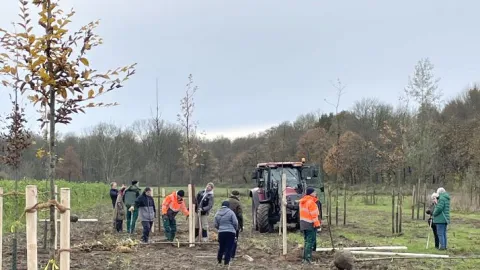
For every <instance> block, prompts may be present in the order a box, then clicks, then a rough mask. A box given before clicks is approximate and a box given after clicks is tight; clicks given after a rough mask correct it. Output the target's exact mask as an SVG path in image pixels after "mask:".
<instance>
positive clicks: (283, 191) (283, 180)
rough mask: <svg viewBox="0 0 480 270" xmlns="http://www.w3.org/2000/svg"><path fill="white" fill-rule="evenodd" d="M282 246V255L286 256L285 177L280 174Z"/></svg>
mask: <svg viewBox="0 0 480 270" xmlns="http://www.w3.org/2000/svg"><path fill="white" fill-rule="evenodd" d="M282 233H283V237H282V245H283V255H287V175H286V174H285V173H283V174H282Z"/></svg>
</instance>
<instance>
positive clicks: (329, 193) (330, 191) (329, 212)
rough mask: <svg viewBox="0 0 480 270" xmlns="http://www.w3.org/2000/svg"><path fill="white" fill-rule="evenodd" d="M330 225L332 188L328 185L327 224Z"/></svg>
mask: <svg viewBox="0 0 480 270" xmlns="http://www.w3.org/2000/svg"><path fill="white" fill-rule="evenodd" d="M331 225H332V189H331V188H330V186H329V187H328V226H331Z"/></svg>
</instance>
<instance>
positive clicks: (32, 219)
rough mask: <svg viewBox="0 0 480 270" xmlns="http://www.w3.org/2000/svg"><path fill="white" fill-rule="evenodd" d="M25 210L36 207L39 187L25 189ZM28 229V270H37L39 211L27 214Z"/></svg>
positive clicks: (30, 186) (29, 186)
mask: <svg viewBox="0 0 480 270" xmlns="http://www.w3.org/2000/svg"><path fill="white" fill-rule="evenodd" d="M25 194H26V196H25V208H27V209H29V208H32V207H34V206H35V205H36V204H37V202H38V198H37V196H38V194H37V186H33V185H28V186H26V187H25ZM25 217H26V227H27V269H28V270H37V269H38V261H37V210H34V211H33V212H32V213H28V212H27V213H25Z"/></svg>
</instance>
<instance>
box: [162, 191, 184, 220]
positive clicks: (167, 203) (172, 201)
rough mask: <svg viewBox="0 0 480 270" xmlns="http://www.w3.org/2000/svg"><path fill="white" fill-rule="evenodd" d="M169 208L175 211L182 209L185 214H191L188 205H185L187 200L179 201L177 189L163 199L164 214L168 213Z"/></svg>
mask: <svg viewBox="0 0 480 270" xmlns="http://www.w3.org/2000/svg"><path fill="white" fill-rule="evenodd" d="M168 209H171V210H172V211H173V212H175V213H178V211H180V210H182V212H183V214H184V215H185V216H188V215H189V214H190V213H189V212H188V210H187V207H186V206H185V202H184V201H182V202H180V203H179V202H178V199H177V192H176V191H174V192H173V193H172V194H170V195H168V196H167V197H165V199H164V200H163V203H162V214H163V215H166V214H167V212H168Z"/></svg>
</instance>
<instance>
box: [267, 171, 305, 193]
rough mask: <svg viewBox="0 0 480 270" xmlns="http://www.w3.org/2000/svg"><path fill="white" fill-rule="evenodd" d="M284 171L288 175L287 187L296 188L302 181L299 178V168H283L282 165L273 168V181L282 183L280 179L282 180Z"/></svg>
mask: <svg viewBox="0 0 480 270" xmlns="http://www.w3.org/2000/svg"><path fill="white" fill-rule="evenodd" d="M283 172H285V174H286V176H287V187H293V188H296V187H297V186H298V184H299V183H300V180H299V179H300V177H299V173H298V170H297V169H295V168H288V167H287V168H281V167H277V168H272V169H271V170H270V173H271V179H272V181H274V182H277V183H280V181H281V180H282V173H283Z"/></svg>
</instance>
